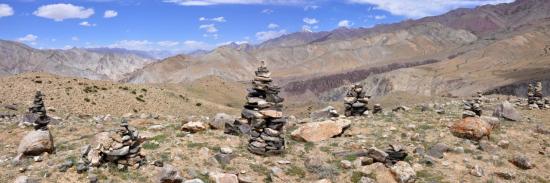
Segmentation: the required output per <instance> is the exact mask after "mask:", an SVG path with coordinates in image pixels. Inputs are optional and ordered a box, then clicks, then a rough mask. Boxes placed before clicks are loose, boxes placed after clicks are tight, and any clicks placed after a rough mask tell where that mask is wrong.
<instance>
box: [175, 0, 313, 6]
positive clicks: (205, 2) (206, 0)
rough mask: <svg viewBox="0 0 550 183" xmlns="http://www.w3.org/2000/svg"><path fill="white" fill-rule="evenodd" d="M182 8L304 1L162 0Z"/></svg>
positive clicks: (301, 1)
mask: <svg viewBox="0 0 550 183" xmlns="http://www.w3.org/2000/svg"><path fill="white" fill-rule="evenodd" d="M164 2H166V3H175V4H178V5H182V6H210V5H220V4H302V3H304V2H305V0H164Z"/></svg>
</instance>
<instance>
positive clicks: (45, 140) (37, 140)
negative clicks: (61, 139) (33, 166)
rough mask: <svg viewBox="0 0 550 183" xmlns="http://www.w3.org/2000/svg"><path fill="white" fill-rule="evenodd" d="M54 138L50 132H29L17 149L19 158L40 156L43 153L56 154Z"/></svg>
mask: <svg viewBox="0 0 550 183" xmlns="http://www.w3.org/2000/svg"><path fill="white" fill-rule="evenodd" d="M54 150H55V148H54V143H53V137H52V134H51V133H50V131H48V130H35V131H31V132H29V133H28V134H27V135H25V137H23V139H22V140H21V142H20V143H19V147H18V148H17V154H18V155H17V157H16V159H17V160H18V159H20V158H21V157H23V156H39V155H41V154H42V153H45V152H47V153H50V154H52V153H54Z"/></svg>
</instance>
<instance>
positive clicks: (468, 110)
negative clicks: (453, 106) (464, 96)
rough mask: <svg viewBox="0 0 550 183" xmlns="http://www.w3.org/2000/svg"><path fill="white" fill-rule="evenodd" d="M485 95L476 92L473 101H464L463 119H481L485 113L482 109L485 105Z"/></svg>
mask: <svg viewBox="0 0 550 183" xmlns="http://www.w3.org/2000/svg"><path fill="white" fill-rule="evenodd" d="M483 99H484V98H483V93H481V92H480V91H478V92H476V95H475V96H473V98H472V99H469V100H465V101H464V112H463V113H462V118H466V117H476V116H477V117H480V116H481V113H482V112H483V111H482V109H481V107H482V105H483Z"/></svg>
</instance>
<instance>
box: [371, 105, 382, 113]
mask: <svg viewBox="0 0 550 183" xmlns="http://www.w3.org/2000/svg"><path fill="white" fill-rule="evenodd" d="M382 112H383V109H382V105H380V104H374V106H372V114H380V113H382Z"/></svg>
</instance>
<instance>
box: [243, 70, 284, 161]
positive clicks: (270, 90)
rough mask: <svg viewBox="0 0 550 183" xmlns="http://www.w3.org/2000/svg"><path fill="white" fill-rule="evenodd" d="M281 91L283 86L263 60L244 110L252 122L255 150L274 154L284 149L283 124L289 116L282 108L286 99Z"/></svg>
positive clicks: (248, 120) (244, 115) (245, 116)
mask: <svg viewBox="0 0 550 183" xmlns="http://www.w3.org/2000/svg"><path fill="white" fill-rule="evenodd" d="M279 91H280V88H279V87H277V86H275V85H273V84H272V79H271V73H270V72H269V70H268V69H267V67H266V66H265V64H264V62H262V65H261V66H260V67H259V68H258V70H257V71H256V77H255V78H254V81H252V88H251V89H250V90H249V93H248V95H247V97H246V100H247V102H246V105H245V106H244V109H243V111H242V113H241V114H242V118H243V119H246V121H247V122H248V124H250V126H251V130H250V132H249V134H250V139H249V144H248V150H249V151H250V152H252V153H254V154H258V155H274V154H280V153H283V152H284V150H285V139H284V136H283V126H284V125H285V123H286V119H285V118H283V113H282V112H281V111H282V108H283V105H282V104H281V103H282V102H283V101H284V99H283V98H281V97H279V95H278V94H279Z"/></svg>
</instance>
